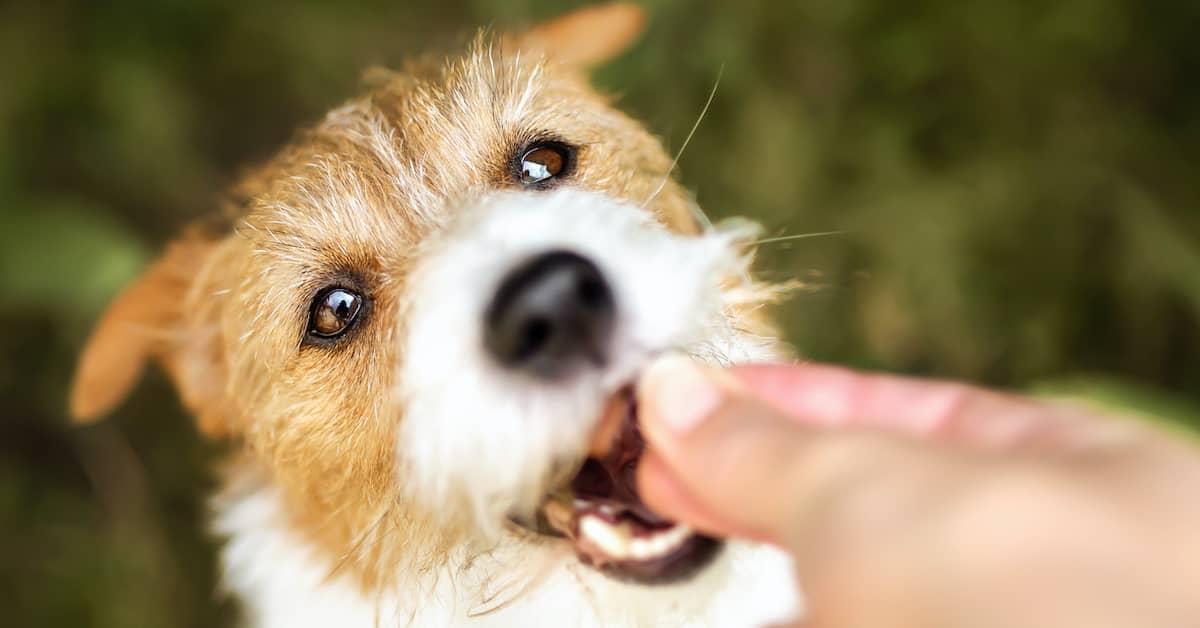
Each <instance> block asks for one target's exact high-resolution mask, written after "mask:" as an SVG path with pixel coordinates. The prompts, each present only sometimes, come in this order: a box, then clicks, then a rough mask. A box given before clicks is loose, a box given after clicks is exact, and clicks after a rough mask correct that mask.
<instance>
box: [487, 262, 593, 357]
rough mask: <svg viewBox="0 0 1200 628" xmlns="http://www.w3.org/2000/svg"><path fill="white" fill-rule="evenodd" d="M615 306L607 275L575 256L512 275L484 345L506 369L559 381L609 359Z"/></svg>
mask: <svg viewBox="0 0 1200 628" xmlns="http://www.w3.org/2000/svg"><path fill="white" fill-rule="evenodd" d="M615 319H616V303H615V300H614V298H613V293H612V290H611V289H610V288H609V285H608V282H607V281H605V279H604V275H603V273H601V272H600V269H599V268H597V267H596V265H595V264H594V263H592V262H591V261H590V260H588V259H587V258H585V257H583V256H581V255H578V254H576V253H573V252H571V251H561V250H559V251H550V252H546V253H542V254H539V255H537V256H535V257H533V258H531V259H529V260H527V261H525V262H524V263H522V264H521V265H520V266H518V267H517V268H515V269H514V270H512V271H511V272H510V273H509V274H508V275H507V276H505V278H504V279H503V280H502V281H501V282H500V286H499V288H498V289H497V291H496V294H495V296H494V297H493V299H492V302H491V304H490V305H489V306H488V309H487V312H486V315H485V320H484V326H485V329H484V343H485V344H486V346H487V350H488V352H489V353H490V354H491V355H492V356H493V357H494V358H495V359H496V360H497V361H498V362H499V363H500V364H501V365H503V366H504V367H505V368H509V369H512V370H516V371H520V372H524V373H527V374H530V375H533V376H536V377H539V378H542V379H557V378H561V377H565V376H567V375H570V374H571V373H572V372H575V371H576V370H577V369H579V368H583V367H587V366H588V365H595V366H601V365H603V364H604V363H605V361H606V359H607V352H608V349H609V347H608V345H609V340H610V338H611V336H612V332H613V326H614V321H615Z"/></svg>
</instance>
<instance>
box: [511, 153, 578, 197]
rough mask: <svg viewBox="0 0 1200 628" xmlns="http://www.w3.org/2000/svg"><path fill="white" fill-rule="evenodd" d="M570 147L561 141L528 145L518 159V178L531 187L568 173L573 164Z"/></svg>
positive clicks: (544, 183)
mask: <svg viewBox="0 0 1200 628" xmlns="http://www.w3.org/2000/svg"><path fill="white" fill-rule="evenodd" d="M572 156H573V155H572V152H571V149H570V147H568V146H566V145H565V144H561V143H559V142H538V143H536V144H531V145H530V146H527V147H526V148H525V149H524V151H523V152H522V153H521V158H520V159H518V160H517V168H516V170H517V172H516V173H515V174H516V176H517V178H518V179H519V180H520V181H521V184H522V185H526V186H529V187H538V186H545V185H547V184H549V183H550V182H551V181H552V180H554V179H555V178H558V177H560V176H563V175H565V174H566V173H567V171H568V170H569V169H570V166H571V158H572Z"/></svg>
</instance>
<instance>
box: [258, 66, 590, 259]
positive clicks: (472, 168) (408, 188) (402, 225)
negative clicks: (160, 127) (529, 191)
mask: <svg viewBox="0 0 1200 628" xmlns="http://www.w3.org/2000/svg"><path fill="white" fill-rule="evenodd" d="M604 109H605V105H604V103H603V102H602V100H601V99H600V98H598V97H597V96H595V95H594V94H593V93H591V91H590V89H588V88H587V86H586V84H585V83H584V82H582V81H579V80H572V79H570V78H566V77H564V76H562V75H559V74H556V73H555V71H554V70H553V69H552V68H547V67H546V66H545V65H544V64H542V63H535V62H531V61H529V60H522V59H520V58H519V57H518V56H507V57H506V56H501V55H499V54H496V53H492V52H491V51H489V50H487V49H477V50H475V51H474V52H472V53H471V54H469V55H467V56H466V57H464V58H462V59H459V60H457V61H453V62H450V63H443V64H440V65H435V64H428V63H426V64H414V65H412V66H410V67H409V68H408V70H407V71H406V72H405V73H396V74H389V75H388V77H387V80H386V82H384V83H383V84H380V85H377V86H376V87H375V88H374V89H373V90H372V91H370V92H369V93H368V94H366V95H365V96H363V97H360V98H357V99H355V100H352V101H350V102H348V103H346V104H345V105H343V106H341V107H339V108H337V109H334V110H333V111H331V112H330V113H329V114H327V115H326V116H325V118H324V119H323V120H322V121H321V123H319V124H318V125H317V126H316V127H315V128H313V129H311V130H310V131H308V132H307V133H305V134H303V135H302V136H300V138H299V139H298V140H297V141H296V142H294V143H293V144H292V145H291V146H290V147H288V148H287V149H285V150H284V151H283V152H282V153H281V154H280V155H278V156H277V157H276V158H275V159H273V160H272V161H271V162H270V163H268V164H267V165H266V166H265V167H264V168H262V169H260V170H259V171H258V172H256V173H254V174H253V175H252V176H251V177H250V178H249V180H248V181H247V182H245V183H243V185H242V186H241V191H242V196H243V197H245V198H246V200H247V202H248V207H249V210H250V211H249V212H247V214H246V215H245V216H244V220H245V222H246V223H247V224H248V225H249V226H250V227H251V229H250V230H249V233H250V234H251V235H252V236H254V235H255V234H257V236H258V237H259V239H262V240H264V241H268V240H270V241H278V240H279V239H280V236H284V235H286V236H289V237H292V238H295V237H318V238H320V237H337V238H340V239H343V241H344V240H345V239H346V238H350V239H354V238H356V237H357V238H363V237H377V236H383V235H386V236H389V237H390V239H392V240H393V241H394V240H395V237H397V236H399V237H400V238H401V239H416V238H419V236H420V234H422V233H423V232H424V230H425V229H428V228H430V227H431V226H436V225H438V224H440V223H441V221H442V220H444V218H445V215H444V214H445V213H446V211H447V208H448V207H450V206H453V201H454V200H456V199H457V198H459V197H466V196H469V195H471V194H474V193H478V192H479V191H480V190H481V189H486V188H491V187H503V186H507V185H511V176H510V169H511V163H512V159H513V152H514V151H515V150H517V149H519V147H520V145H521V144H522V143H524V142H528V141H530V140H533V139H538V138H542V137H547V136H555V137H564V138H565V137H569V138H570V140H571V141H572V142H574V143H579V144H588V143H591V142H593V141H594V140H595V139H596V138H597V137H598V136H600V135H602V133H601V132H600V131H598V130H597V129H595V127H596V126H597V125H598V123H599V126H601V127H603V126H606V125H604V124H603V118H604V117H605V111H604ZM608 126H611V125H608ZM331 229H332V230H335V231H336V233H330V230H331Z"/></svg>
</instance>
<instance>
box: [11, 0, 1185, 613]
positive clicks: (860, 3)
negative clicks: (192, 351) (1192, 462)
mask: <svg viewBox="0 0 1200 628" xmlns="http://www.w3.org/2000/svg"><path fill="white" fill-rule="evenodd" d="M575 4H577V3H575V2H566V3H563V2H549V1H547V0H526V1H520V0H511V1H507V2H484V1H483V0H439V1H438V2H403V1H400V0H387V1H372V2H316V1H312V0H309V1H301V2H282V1H270V2H256V3H244V2H238V1H234V0H186V1H185V0H125V1H114V2H105V3H99V2H89V1H86V0H75V1H70V0H43V1H41V2H36V3H35V2H23V3H22V2H16V3H14V2H9V3H4V4H0V324H2V328H0V329H2V330H3V331H2V332H0V352H2V355H3V356H4V357H3V360H0V401H3V413H2V415H0V600H3V602H4V603H3V614H4V617H5V619H4V620H3V622H0V623H3V624H5V625H6V626H72V627H75V626H103V627H114V628H115V627H120V628H136V627H140V626H147V627H151V626H155V627H156V626H213V625H224V624H227V623H228V622H229V621H230V620H231V618H232V617H233V613H234V608H233V605H232V603H230V602H229V601H227V600H224V599H222V598H221V597H220V596H217V595H215V594H214V593H213V591H214V589H215V585H214V554H213V550H214V546H213V543H212V542H211V541H210V540H207V539H206V537H205V535H204V525H205V524H204V514H205V513H204V509H205V506H204V502H203V498H202V496H203V494H204V493H205V492H206V491H208V490H209V489H210V488H211V486H212V484H213V480H212V478H211V475H210V472H209V471H208V468H209V463H211V462H212V461H213V460H214V459H215V458H216V456H217V455H218V454H219V451H217V449H218V448H216V447H214V446H212V445H210V444H205V443H202V442H201V441H200V440H199V439H198V438H196V437H194V435H193V433H192V429H191V427H190V425H189V422H188V419H187V418H186V417H185V416H183V414H182V413H181V411H180V409H179V406H178V403H177V401H176V400H175V398H174V396H173V394H172V392H171V390H170V389H169V387H168V386H167V384H166V383H165V382H164V379H163V377H162V376H161V375H157V374H154V375H152V376H151V377H149V378H148V379H147V381H146V382H145V383H144V384H143V385H142V386H141V387H140V388H139V389H138V390H137V392H136V394H135V395H133V397H132V398H131V399H130V400H129V401H128V402H127V403H126V404H125V405H124V406H122V407H121V409H120V410H119V411H118V412H117V414H116V416H115V417H114V418H113V419H112V420H110V421H109V422H107V423H104V424H101V425H98V426H95V427H89V428H73V427H71V426H70V425H69V424H68V423H67V420H66V417H65V412H64V405H65V402H64V399H65V391H66V387H67V384H68V381H69V378H70V374H71V369H72V366H73V360H74V358H75V355H76V353H77V351H78V349H79V345H80V342H81V341H82V339H83V338H84V336H85V334H86V333H87V331H88V329H89V325H90V324H91V323H92V322H93V320H94V319H95V317H96V316H97V314H98V312H99V311H100V310H101V308H102V307H103V306H104V304H105V303H106V301H107V300H108V299H109V298H111V296H112V295H113V294H114V293H115V291H116V290H117V289H118V288H119V287H120V286H121V285H122V284H124V283H125V282H127V281H128V280H129V279H130V278H131V277H133V276H134V275H135V274H136V273H137V271H138V269H139V268H141V267H142V266H143V265H144V264H145V263H146V262H147V260H149V259H151V258H152V256H153V255H154V254H155V253H156V252H157V251H158V250H160V249H161V247H162V245H163V243H164V242H165V241H166V239H167V238H169V237H171V235H172V234H173V233H175V232H177V231H178V230H179V229H180V228H181V227H182V226H183V225H185V224H186V223H188V222H189V221H191V220H193V219H196V218H198V217H201V216H203V215H205V214H206V213H207V212H210V211H212V210H213V209H214V208H215V207H216V199H217V198H218V193H219V191H220V190H221V189H222V186H225V185H227V184H229V183H230V182H231V181H232V180H233V179H234V178H235V177H236V175H237V173H238V171H239V169H240V168H242V167H245V166H247V165H249V164H252V163H253V162H255V161H256V160H259V159H262V158H264V157H266V156H267V155H269V154H270V152H271V151H272V150H273V149H274V148H276V147H278V146H279V145H280V144H281V143H282V142H284V141H285V140H286V139H287V138H288V137H289V135H290V134H291V133H292V132H293V130H294V129H295V128H296V127H297V126H299V125H303V124H307V123H311V122H313V121H314V120H316V119H317V118H318V117H319V116H320V115H321V114H322V112H323V111H324V110H326V109H327V108H329V107H331V106H333V105H335V104H337V103H338V102H339V101H340V100H342V99H345V98H347V97H349V96H351V95H352V94H354V92H355V89H356V84H357V82H358V77H359V76H360V74H361V71H362V70H364V69H365V68H367V67H369V66H371V65H378V64H383V65H387V64H392V65H395V64H396V62H398V61H399V60H400V59H402V58H403V56H404V55H405V54H407V53H411V52H415V51H421V50H426V49H429V48H430V47H433V48H435V49H440V50H449V49H451V48H452V46H453V45H455V44H458V43H462V42H466V41H468V40H469V39H470V36H471V34H472V32H473V29H474V28H475V27H477V26H480V25H493V26H495V27H497V28H503V27H505V26H510V25H514V24H519V23H522V22H526V21H530V20H535V19H538V18H542V17H547V16H550V15H553V14H555V13H557V12H560V11H562V10H564V9H565V8H566V7H568V6H573V5H575ZM647 6H648V8H649V9H650V12H651V14H652V23H651V26H650V30H649V33H648V36H647V38H646V39H644V40H643V41H642V42H641V43H640V44H639V45H638V46H637V47H636V48H635V49H634V50H632V51H631V53H630V54H629V55H627V56H626V57H624V58H622V59H621V60H619V61H618V62H616V63H614V64H613V65H611V66H609V67H607V68H604V69H603V70H601V71H600V72H599V73H598V74H597V80H598V82H599V83H600V84H601V85H602V86H604V87H605V88H606V89H609V90H612V91H614V92H616V93H618V94H620V95H621V103H622V106H624V107H625V108H626V109H627V110H629V111H630V112H632V113H633V114H634V115H636V116H637V117H639V118H641V119H643V120H645V121H646V122H647V123H648V124H649V126H650V127H651V129H652V130H654V131H655V132H656V133H658V134H659V135H661V136H662V137H663V138H664V140H665V142H666V143H667V144H668V145H669V146H671V147H672V148H677V147H678V146H679V145H680V144H681V143H682V140H683V137H684V136H685V135H686V133H687V131H688V129H689V128H690V127H691V125H692V123H693V122H694V120H695V118H696V116H697V114H698V113H699V111H700V109H701V107H702V105H703V103H704V101H705V98H706V96H707V94H708V91H709V89H710V88H711V87H712V84H713V82H714V79H715V78H716V77H717V75H718V74H719V73H723V78H722V80H721V83H720V88H719V90H718V91H717V94H716V98H715V100H714V102H713V105H712V108H711V111H710V112H709V113H708V116H707V117H706V118H705V119H704V121H703V123H702V125H701V126H700V128H699V131H698V133H697V134H696V136H695V139H694V140H693V141H692V143H691V145H690V147H689V148H688V150H687V151H686V152H685V153H684V154H683V157H682V159H681V163H680V165H681V168H680V176H681V177H682V179H683V181H684V182H685V183H686V184H687V185H688V186H689V187H690V188H692V189H693V190H695V191H696V193H697V194H698V197H699V199H700V202H701V203H702V205H703V206H704V207H706V208H707V210H708V211H709V212H710V213H711V214H713V215H714V216H717V217H720V216H730V215H747V216H751V217H753V218H755V219H757V220H760V221H762V222H763V223H764V224H765V225H766V226H767V234H768V235H772V236H781V235H796V234H804V233H810V232H826V231H839V232H842V233H840V234H839V235H831V236H824V237H813V238H809V239H800V240H793V241H789V242H780V243H776V244H768V245H766V246H765V248H764V254H763V256H762V264H761V265H760V267H761V269H762V271H763V274H764V275H765V276H767V277H768V278H771V279H787V278H796V279H800V280H802V281H803V282H805V285H806V288H805V289H804V290H802V291H801V292H799V293H798V294H797V295H796V297H795V298H793V299H792V300H791V301H790V302H789V303H788V304H787V305H786V306H784V307H783V308H782V309H781V311H780V319H781V321H782V322H783V323H784V325H785V327H786V330H787V333H788V337H789V338H790V339H791V340H793V341H794V342H795V343H796V344H797V346H798V347H800V349H801V350H802V352H803V353H804V354H806V355H808V356H810V357H813V358H816V359H821V360H830V361H836V362H841V363H846V364H852V365H855V366H860V367H869V368H878V369H887V370H893V371H899V372H906V373H915V374H922V375H936V376H952V377H958V378H965V379H968V380H972V381H977V382H983V383H987V384H991V385H995V386H1001V387H1007V388H1013V389H1020V390H1038V391H1051V392H1056V393H1064V394H1081V395H1087V396H1091V397H1094V398H1097V399H1101V400H1104V401H1106V402H1108V403H1112V404H1116V405H1120V406H1124V407H1128V408H1133V409H1140V410H1143V411H1146V412H1149V413H1152V414H1157V415H1161V416H1165V417H1168V418H1172V419H1176V420H1182V421H1193V422H1200V419H1198V417H1200V413H1197V411H1196V409H1195V408H1196V405H1197V403H1198V402H1200V351H1198V349H1200V326H1198V324H1197V323H1198V321H1200V211H1197V210H1198V208H1200V183H1198V181H1200V176H1198V175H1200V166H1198V164H1200V116H1198V115H1197V112H1198V111H1200V80H1198V79H1200V46H1198V45H1197V43H1196V33H1197V32H1198V28H1200V3H1195V2H1186V3H1185V2H1154V1H1133V0H1128V1H1122V0H1057V1H1046V2H1030V1H1025V0H1014V1H1008V2H1000V1H996V0H923V1H922V0H917V1H910V2H893V1H889V0H811V1H810V0H788V1H772V2H766V1H762V0H758V1H755V0H749V1H740V2H733V1H716V0H711V1H706V2H685V1H683V0H659V1H655V2H648V3H647ZM722 68H723V70H722Z"/></svg>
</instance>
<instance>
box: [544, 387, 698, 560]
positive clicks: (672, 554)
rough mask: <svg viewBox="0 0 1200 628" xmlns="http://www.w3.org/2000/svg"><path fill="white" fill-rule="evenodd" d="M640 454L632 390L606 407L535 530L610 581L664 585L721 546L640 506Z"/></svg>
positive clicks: (620, 393) (622, 392)
mask: <svg viewBox="0 0 1200 628" xmlns="http://www.w3.org/2000/svg"><path fill="white" fill-rule="evenodd" d="M644 450H645V442H644V441H643V440H642V436H641V433H640V431H639V428H638V423H637V402H636V401H635V399H634V394H633V390H632V387H625V388H623V389H622V390H620V391H618V392H617V393H616V394H615V395H613V396H612V397H611V398H610V399H609V402H608V403H607V404H606V407H605V410H604V414H603V415H602V417H601V420H600V425H599V427H598V428H597V431H596V433H595V435H594V437H593V439H592V443H591V447H590V449H589V452H588V453H589V457H588V458H587V459H586V460H585V461H584V463H583V466H582V467H581V468H580V469H579V472H578V473H577V474H576V475H575V476H574V477H573V478H572V479H571V480H570V482H569V483H568V484H567V485H566V486H564V487H561V488H559V489H558V490H555V491H553V492H552V493H551V494H550V496H549V497H547V499H546V501H545V502H544V503H543V505H542V508H541V510H540V512H539V521H538V528H539V530H538V531H539V532H543V533H549V534H552V535H556V536H562V537H565V538H566V539H567V540H568V541H569V542H570V543H571V544H572V545H573V546H574V550H575V553H576V555H577V556H578V557H579V560H580V561H581V562H583V563H584V564H587V565H590V566H592V567H594V568H596V569H599V570H600V571H603V572H605V573H607V574H609V575H612V576H614V577H617V578H620V579H624V580H633V581H638V582H644V583H664V582H672V581H678V580H683V579H686V578H689V577H691V576H692V575H694V574H695V573H696V572H697V571H699V570H700V569H701V568H702V567H704V566H705V565H706V564H708V563H709V562H710V561H711V560H712V558H713V557H714V556H715V555H716V553H717V551H718V550H719V549H720V547H721V542H720V541H719V540H717V539H714V538H712V537H709V536H705V535H702V534H698V533H696V532H695V531H694V530H692V529H691V528H690V527H689V526H687V525H686V524H683V523H678V522H674V521H671V520H669V519H666V518H665V517H662V516H661V515H659V514H657V513H655V512H654V511H653V510H651V509H650V508H649V507H648V506H646V504H645V503H644V502H643V501H642V499H641V496H640V495H638V491H637V466H638V463H639V462H640V460H641V457H642V453H643V451H644Z"/></svg>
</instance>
